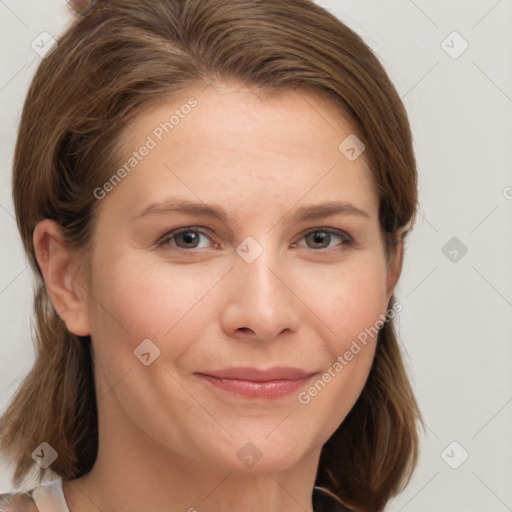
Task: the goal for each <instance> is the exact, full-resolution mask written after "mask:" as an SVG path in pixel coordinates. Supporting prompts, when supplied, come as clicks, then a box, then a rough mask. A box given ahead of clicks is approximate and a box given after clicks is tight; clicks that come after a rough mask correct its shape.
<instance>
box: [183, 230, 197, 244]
mask: <svg viewBox="0 0 512 512" xmlns="http://www.w3.org/2000/svg"><path fill="white" fill-rule="evenodd" d="M183 238H184V239H185V243H186V244H193V243H194V240H195V239H196V238H197V235H196V233H193V232H192V231H187V232H185V233H183Z"/></svg>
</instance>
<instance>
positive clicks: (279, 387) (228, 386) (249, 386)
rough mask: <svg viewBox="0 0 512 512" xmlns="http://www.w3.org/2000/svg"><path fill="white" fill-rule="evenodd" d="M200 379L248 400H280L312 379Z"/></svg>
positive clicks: (208, 376) (200, 375) (209, 376)
mask: <svg viewBox="0 0 512 512" xmlns="http://www.w3.org/2000/svg"><path fill="white" fill-rule="evenodd" d="M199 377H201V378H202V379H204V380H206V381H208V382H209V383H210V384H211V385H213V386H215V387H216V388H218V389H222V390H224V391H228V392H231V393H236V394H238V395H242V396H245V397H247V398H279V397H282V396H286V395H289V394H291V393H294V392H295V391H298V390H299V389H300V388H301V387H303V386H304V385H305V384H306V383H307V382H308V380H309V379H310V378H311V377H312V376H310V377H305V378H303V379H294V380H288V379H281V380H271V381H266V382H257V381H250V380H238V379H221V378H218V377H212V376H211V375H203V374H199Z"/></svg>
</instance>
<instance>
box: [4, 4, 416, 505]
mask: <svg viewBox="0 0 512 512" xmlns="http://www.w3.org/2000/svg"><path fill="white" fill-rule="evenodd" d="M215 80H229V81H235V82H236V83H239V84H242V85H247V86H251V87H253V88H255V89H257V90H259V91H263V92H264V93H271V92H272V91H278V90H286V89H292V88H293V89H296V90H304V91H307V90H310V91H311V90H314V91H315V92H317V93H320V94H322V95H323V96H324V97H325V98H330V99H331V100H334V101H335V102H336V103H337V105H339V115H340V116H345V117H346V118H348V119H349V121H350V122H351V124H352V126H353V127H354V130H357V133H358V134H359V135H360V137H361V138H362V140H363V141H364V143H365V145H366V148H367V149H366V151H365V154H364V157H365V158H367V159H368V162H369V167H370V169H371V172H372V178H373V182H374V184H375V187H376V190H377V193H378V197H379V201H380V223H381V227H382V232H383V234H384V237H385V241H386V248H387V250H388V254H391V253H392V252H393V251H392V249H393V240H395V239H396V234H397V233H399V232H400V231H403V232H404V234H405V233H406V232H407V230H408V229H409V227H410V225H411V223H412V221H413V218H414V215H415V212H416V207H417V205H416V202H417V176H416V163H415V157H414V154H413V147H412V137H411V133H410V127H409V122H408V117H407V114H406V111H405V108H404V106H403V104H402V102H401V100H400V97H399V95H398V94H397V91H396V90H395V88H394V86H393V85H392V83H391V81H390V79H389V78H388V76H387V74H386V72H385V70H384V69H383V67H382V65H381V64H380V62H379V60H378V58H377V57H376V56H375V55H374V54H373V52H372V51H371V50H370V49H369V47H368V46H367V45H366V44H365V43H364V42H363V41H362V39H361V38H360V37H359V36H358V35H356V34H355V33H354V32H353V31H352V30H350V29H349V28H348V27H347V26H345V25H344V24H343V23H342V22H341V21H340V20H338V19H337V18H336V17H335V16H334V15H332V14H331V13H329V12H328V11H326V10H325V9H323V8H321V7H320V6H318V5H316V4H315V3H313V2H312V1H310V0H200V1H199V0H151V1H140V0H105V1H103V2H99V3H98V4H97V6H96V9H95V10H94V12H92V13H91V14H90V15H88V16H87V17H84V18H83V19H80V20H78V19H77V21H75V22H74V23H73V24H72V25H71V26H70V28H69V29H68V30H67V31H66V32H65V33H64V34H63V35H62V36H61V37H60V38H59V39H58V45H57V46H56V48H55V49H54V50H53V51H52V52H51V53H50V54H49V55H48V56H47V57H46V58H45V59H43V60H42V62H41V64H40V65H39V67H38V69H37V72H36V73H35V76H34V78H33V80H32V83H31V86H30V89H29V92H28V95H27V98H26V101H25V104H24V108H23V112H22V117H21V122H20V126H19V133H18V138H17V143H16V148H15V154H14V160H13V197H14V205H15V210H16V218H17V223H18V228H19V231H20V234H21V237H22V240H23V244H24V248H25V251H26V254H27V256H28V258H29V261H30V264H31V266H32V268H33V271H34V275H35V280H36V288H35V299H34V312H35V334H36V340H35V346H36V362H35V364H34V367H33V368H32V370H31V371H30V373H29V374H28V375H27V376H26V378H25V379H24V381H23V382H22V384H21V386H20V387H19V389H18V390H17V392H16V394H15V396H14V398H13V400H12V401H11V403H10V405H9V407H8V409H7V410H6V411H5V413H4V415H3V417H2V418H1V419H0V449H2V451H3V453H4V455H5V456H7V458H8V459H9V460H11V461H14V462H15V471H14V483H15V485H16V486H21V485H22V484H27V482H28V478H29V477H30V475H31V473H32V469H33V468H34V467H35V466H34V461H33V459H32V455H31V454H32V452H33V450H34V449H35V448H36V447H37V446H38V445H39V444H40V443H42V442H48V443H49V444H50V445H51V446H52V447H53V448H54V449H55V450H56V451H57V452H58V458H57V459H56V460H55V462H54V463H53V464H52V465H51V468H50V469H49V470H47V471H51V472H53V473H55V474H56V475H58V476H60V477H62V478H63V479H72V478H77V477H80V476H82V475H84V474H86V473H87V472H89V471H90V470H91V468H92V466H93V464H94V462H95V459H96V455H97V449H98V425H97V404H96V397H95V391H94V368H93V365H92V358H91V345H90V338H89V337H88V336H87V337H78V336H75V335H74V334H72V333H70V332H69V331H68V330H67V329H66V327H65V325H64V323H63V322H62V320H61V319H60V318H59V317H58V315H57V314H56V312H55V310H54V309H53V307H52V304H51V302H50V300H49V298H48V295H47V292H46V289H45V286H44V281H43V278H42V274H41V271H40V269H39V267H38V265H37V262H36V259H35V254H34V249H33V245H32V234H33V231H34V228H35V226H36V224H37V223H38V222H39V221H41V220H43V219H53V220H55V221H57V222H58V223H59V224H60V226H61V227H62V228H63V231H64V233H65V236H66V237H67V239H68V240H69V243H70V245H72V246H73V247H76V248H80V249H81V250H82V252H83V253H87V250H88V248H90V244H91V240H92V238H93V231H94V230H93V227H94V219H95V214H96V212H97V209H98V207H99V205H100V203H101V201H98V200H97V199H96V197H95V195H94V190H95V189H97V187H101V186H102V184H104V183H105V182H106V180H107V179H108V178H109V177H110V176H111V175H112V169H118V168H119V165H120V162H122V161H123V158H122V157H123V154H122V151H121V149H120V142H119V140H120V134H121V132H122V130H123V128H124V127H125V126H127V124H128V123H129V122H130V121H132V120H133V119H134V118H135V117H136V116H137V115H138V114H140V113H141V111H142V109H144V108H146V107H148V106H150V105H151V104H153V103H154V102H157V101H162V100H164V99H166V98H167V99H169V98H172V96H173V94H175V93H178V92H183V91H186V90H187V89H188V88H190V87H192V86H196V85H202V84H204V85H205V86H206V85H207V84H209V83H212V82H213V81H215ZM393 304H394V297H392V299H391V301H390V307H391V306H392V305H393ZM420 423H421V415H420V413H419V410H418V407H417V404H416V401H415V398H414V395H413V392H412V389H411V386H410V383H409V380H408V378H407V374H406V371H405V368H404V364H403V361H402V356H401V352H400V348H399V346H398V343H397V339H396V335H395V331H394V326H393V321H392V320H391V319H390V320H389V321H388V322H386V323H385V324H384V326H383V327H382V329H381V330H380V332H379V337H378V342H377V349H376V354H375V358H374V362H373V366H372V368H371V371H370V375H369V377H368V381H367V383H366V385H365V388H364V390H363V392H362V394H361V396H360V397H359V399H358V401H357V402H356V404H355V406H354V407H353V409H352V410H351V412H350V413H349V415H348V416H347V418H346V419H345V421H344V422H343V423H342V424H341V426H340V427H339V428H338V429H337V431H336V432H335V433H334V434H333V435H332V437H331V438H330V439H329V440H328V442H327V443H326V444H325V445H324V447H323V450H322V453H321V457H320V464H319V470H318V475H317V480H316V485H318V486H323V487H326V488H328V489H330V490H331V491H332V492H334V493H335V494H337V495H338V496H339V497H340V498H341V499H342V500H343V501H344V502H345V503H347V504H348V505H350V506H352V507H354V508H356V509H358V510H366V511H378V510H382V509H383V507H384V505H385V504H386V502H387V501H388V500H389V498H390V497H391V496H393V495H394V494H396V493H397V492H399V491H400V490H401V489H402V488H403V486H404V485H405V483H407V481H408V479H409V478H410V476H411V473H412V470H413V469H414V467H415V465H416V461H417V457H418V450H419V448H418V432H417V429H418V426H419V425H420ZM46 474H47V473H46V471H45V470H44V469H40V470H39V473H38V475H37V482H41V481H43V479H44V477H45V475H46ZM50 474H51V473H50ZM30 485H31V484H30Z"/></svg>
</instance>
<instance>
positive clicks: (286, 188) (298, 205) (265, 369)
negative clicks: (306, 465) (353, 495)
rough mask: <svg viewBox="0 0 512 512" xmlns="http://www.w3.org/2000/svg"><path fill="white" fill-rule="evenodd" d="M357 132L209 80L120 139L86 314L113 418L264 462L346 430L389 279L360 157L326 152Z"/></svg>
mask: <svg viewBox="0 0 512 512" xmlns="http://www.w3.org/2000/svg"><path fill="white" fill-rule="evenodd" d="M191 98H194V100H191ZM185 105H189V107H190V108H188V107H185ZM173 115H174V116H175V117H174V119H172V120H171V124H167V125H166V124H165V123H166V122H167V123H169V119H170V118H171V116H173ZM171 126H172V128H171ZM163 127H164V128H163ZM352 133H353V129H352V127H351V126H350V124H349V123H348V122H347V121H346V120H344V119H343V117H342V116H341V114H340V112H339V111H337V110H335V108H334V106H333V105H331V104H330V103H329V102H327V101H326V100H325V99H322V98H320V97H317V96H316V95H313V94H311V93H309V94H307V93H304V92H303V93H299V92H293V91H287V92H281V93H279V95H275V96H272V97H266V98H262V97H261V96H258V95H257V94H256V93H255V92H253V91H250V90H247V89H243V88H239V87H235V86H227V85H220V84H218V85H215V86H210V87H208V88H207V89H206V90H204V91H196V92H195V93H194V92H191V93H188V94H185V95H183V96H181V97H176V98H174V99H173V100H172V101H171V102H167V103H161V104H159V105H158V106H154V107H152V108H151V109H149V110H147V111H145V112H144V113H143V114H142V115H140V116H139V117H138V118H137V120H136V121H135V122H134V123H133V124H132V125H131V126H130V127H129V128H128V129H127V130H126V131H125V133H124V135H123V139H122V142H123V148H124V150H125V152H126V162H129V159H130V157H133V156H134V155H133V152H134V151H136V152H137V155H138V156H135V157H134V158H135V159H136V160H132V161H131V164H130V163H129V164H128V166H127V167H126V169H130V171H129V172H126V173H123V172H121V173H118V174H117V176H118V177H122V179H121V181H120V182H119V180H111V181H110V185H108V184H107V185H106V186H105V187H103V188H102V191H97V195H98V197H101V199H98V200H99V201H101V204H100V205H99V213H98V217H97V223H96V226H95V234H94V240H95V244H94V249H93V252H92V257H91V261H90V269H89V270H90V274H89V277H88V279H89V287H90V289H89V294H90V295H89V297H90V298H89V300H88V303H87V308H86V311H85V313H84V314H86V315H87V318H88V323H89V326H90V333H91V338H92V344H93V352H94V360H95V368H96V379H97V385H98V387H99V389H100V390H102V393H113V394H114V396H115V398H116V403H117V404H118V406H119V407H118V410H117V411H115V414H114V413H113V414H114V416H113V417H115V418H116V421H117V422H118V423H119V428H122V427H123V425H128V424H129V425H131V426H132V427H134V426H135V427H136V429H137V430H138V431H139V432H140V436H141V438H142V437H144V438H149V439H151V440H152V441H155V442H156V443H158V444H159V445H160V446H162V447H163V449H168V450H171V451H173V452H176V453H179V454H181V455H183V456H186V457H190V458H192V459H197V460H200V461H203V462H204V461H205V460H208V461H210V462H212V463H215V465H216V467H218V468H219V467H221V468H224V467H225V468H226V469H230V470H239V471H244V470H245V467H244V460H243V459H244V457H246V456H247V455H249V456H261V459H260V460H259V462H258V464H257V465H256V466H255V469H256V468H258V469H259V470H261V471H271V470H276V469H284V468H288V467H290V466H292V465H293V464H295V463H296V462H297V461H298V460H299V459H301V458H302V457H304V456H305V455H306V454H308V453H311V452H313V451H315V450H319V449H320V448H321V446H322V445H323V444H324V443H325V442H326V441H327V440H328V438H329V437H330V436H331V435H332V433H333V432H334V431H335V430H336V429H337V427H338V426H339V425H340V424H341V423H342V421H343V420H344V418H345V417H346V415H347V414H348V412H349V411H350V409H351V408H352V406H353V405H354V403H355V401H356V399H357V398H358V396H359V395H360V393H361V391H362V389H363V387H364V384H365V381H366V379H367V376H368V372H369V369H370V366H371V363H372V360H373V357H374V350H375V342H376V338H373V339H372V338H371V337H368V338H367V340H366V344H363V343H362V342H361V341H360V340H361V336H360V335H361V333H363V332H364V331H365V329H368V328H370V327H372V326H374V325H375V324H376V322H377V324H378V322H379V318H382V316H381V315H383V314H384V313H385V312H386V309H387V306H388V301H389V298H390V295H391V293H392V284H394V282H393V281H392V278H391V274H390V270H389V266H388V265H387V262H386V258H385V252H384V246H383V238H382V236H381V232H380V227H379V222H378V200H377V196H376V194H375V191H374V189H373V187H372V184H371V180H370V171H369V169H368V168H367V164H366V162H365V160H364V153H363V155H362V156H360V157H359V158H357V159H356V160H354V161H350V160H349V159H347V158H346V156H345V155H344V154H343V153H342V152H340V150H339V149H338V147H339V145H340V143H341V142H342V141H343V140H344V139H345V138H346V137H347V136H348V135H350V134H352ZM144 146H145V147H146V148H147V151H145V150H143V149H140V148H142V147H144ZM115 172H117V170H114V172H113V173H112V174H115ZM120 175H121V176H120ZM113 183H114V184H113ZM358 336H360V338H359V341H358ZM354 342H355V343H356V344H355V345H354ZM356 345H357V346H358V347H359V350H358V349H357V348H356ZM349 353H351V354H352V357H350V354H349ZM340 367H341V369H340ZM101 406H102V401H100V403H99V407H101ZM247 443H251V444H250V445H249V444H247ZM241 449H243V450H245V452H244V451H242V452H241V453H239V451H240V450H241ZM237 453H238V456H237ZM245 466H247V467H248V465H247V464H245Z"/></svg>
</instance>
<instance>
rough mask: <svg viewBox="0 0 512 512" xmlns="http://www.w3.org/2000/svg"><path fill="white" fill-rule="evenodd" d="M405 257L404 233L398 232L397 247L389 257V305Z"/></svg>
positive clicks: (387, 292) (387, 296)
mask: <svg viewBox="0 0 512 512" xmlns="http://www.w3.org/2000/svg"><path fill="white" fill-rule="evenodd" d="M403 256H404V246H403V233H402V231H398V232H397V233H396V245H395V247H394V248H393V249H392V252H391V254H390V256H389V261H388V265H387V267H388V268H387V279H386V302H387V303H389V300H390V298H391V295H392V294H393V290H394V289H395V286H396V283H397V281H398V278H399V277H400V274H401V273H402V265H403Z"/></svg>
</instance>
